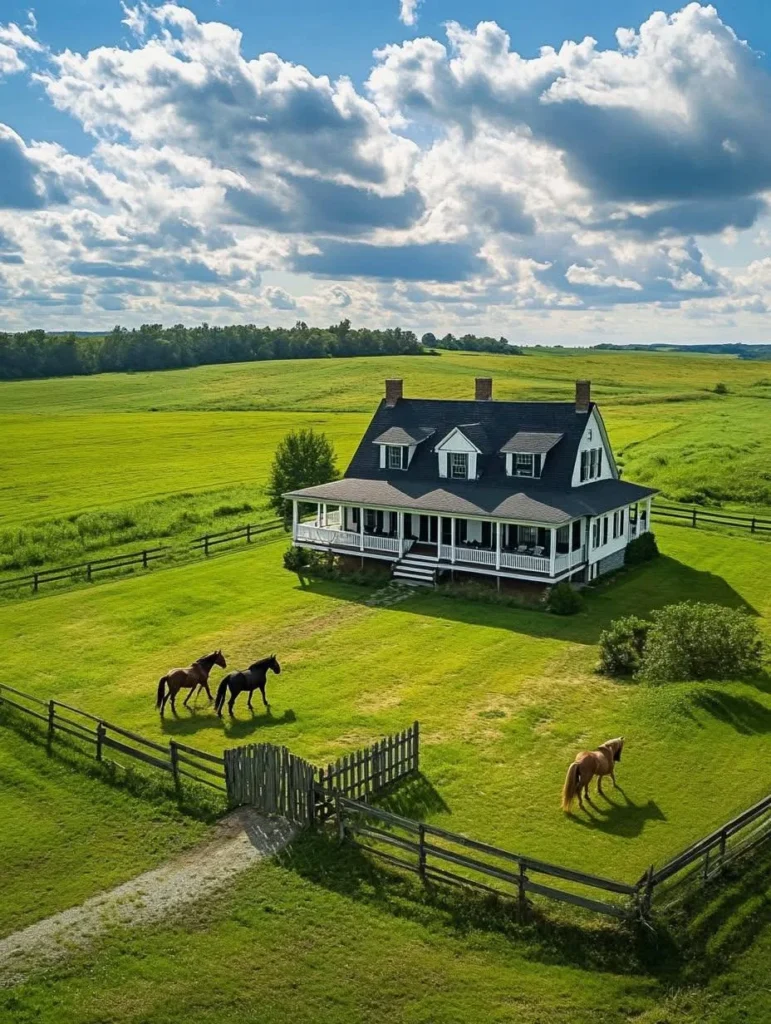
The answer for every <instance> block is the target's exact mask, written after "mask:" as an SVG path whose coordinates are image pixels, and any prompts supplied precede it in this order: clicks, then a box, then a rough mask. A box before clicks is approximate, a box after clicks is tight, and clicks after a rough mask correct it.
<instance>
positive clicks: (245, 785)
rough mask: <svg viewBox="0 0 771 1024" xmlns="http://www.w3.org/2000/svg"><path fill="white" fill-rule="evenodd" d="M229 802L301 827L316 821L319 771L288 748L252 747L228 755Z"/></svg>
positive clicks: (238, 749) (226, 767)
mask: <svg viewBox="0 0 771 1024" xmlns="http://www.w3.org/2000/svg"><path fill="white" fill-rule="evenodd" d="M225 781H226V783H227V790H228V798H229V801H230V803H231V805H233V806H236V807H241V806H244V805H246V806H250V807H256V808H258V809H259V810H260V811H262V812H263V813H265V814H280V815H282V817H284V818H288V819H289V820H290V821H294V822H296V823H297V824H298V825H304V826H310V825H312V824H313V823H314V822H315V820H316V810H315V808H316V791H315V782H316V769H315V768H314V766H313V765H312V764H310V763H309V762H308V761H305V760H304V759H303V758H301V757H297V755H296V754H292V753H291V752H290V751H289V750H287V748H286V747H277V746H274V745H273V744H272V743H250V744H248V745H246V746H242V747H234V748H232V749H231V750H226V751H225Z"/></svg>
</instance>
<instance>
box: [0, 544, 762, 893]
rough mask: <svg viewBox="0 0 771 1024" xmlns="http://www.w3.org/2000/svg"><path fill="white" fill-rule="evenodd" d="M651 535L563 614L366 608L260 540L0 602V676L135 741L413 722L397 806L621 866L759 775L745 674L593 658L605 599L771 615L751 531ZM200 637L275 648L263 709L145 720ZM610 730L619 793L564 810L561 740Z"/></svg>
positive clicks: (231, 740)
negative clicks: (650, 548)
mask: <svg viewBox="0 0 771 1024" xmlns="http://www.w3.org/2000/svg"><path fill="white" fill-rule="evenodd" d="M660 536H661V540H662V546H663V551H664V555H665V557H663V558H662V559H660V560H659V561H658V562H657V563H656V564H654V565H652V566H649V567H645V568H643V569H640V570H637V571H635V572H634V573H630V574H628V575H627V576H625V577H624V578H622V579H621V580H618V581H616V582H614V583H612V584H611V585H608V586H606V587H604V588H602V589H600V590H598V591H596V592H593V593H591V594H590V596H589V605H588V610H587V611H585V612H584V613H582V614H580V615H578V616H576V617H573V618H567V619H563V618H559V617H555V616H551V615H547V614H545V613H542V612H528V611H523V610H518V609H511V608H507V607H498V606H491V605H486V604H474V603H470V602H459V601H456V600H448V599H447V598H442V597H440V596H436V595H433V594H431V593H421V594H418V595H416V596H415V597H414V598H411V599H410V600H408V601H407V602H405V603H403V604H400V605H397V606H395V607H393V608H390V609H388V608H385V609H384V608H372V607H368V606H366V605H365V604H364V603H363V600H362V598H363V597H364V596H366V592H363V591H362V590H360V589H359V588H357V587H354V586H352V585H350V584H342V583H326V582H324V583H312V584H310V585H308V586H306V587H302V586H300V585H299V584H298V581H297V579H296V577H294V576H292V575H291V574H289V573H287V572H286V571H285V570H284V569H283V568H282V566H281V553H282V551H283V548H284V546H285V543H286V542H285V541H279V542H271V543H269V544H266V545H264V546H262V547H260V548H256V549H254V550H251V551H249V550H244V549H242V550H240V551H238V552H233V553H232V554H229V555H224V556H221V557H218V558H216V559H213V560H211V561H210V562H208V563H196V564H191V565H186V566H180V567H177V568H172V569H168V570H159V571H157V572H155V573H154V574H150V575H147V576H144V577H140V578H136V579H130V580H123V581H116V582H114V583H105V584H101V585H98V586H95V587H92V588H81V589H79V590H74V591H69V592H66V593H60V594H56V595H49V596H42V597H39V598H37V599H30V600H27V601H24V602H18V603H16V604H14V605H12V606H8V607H6V608H5V609H4V614H3V619H2V626H0V630H1V632H0V639H2V642H3V643H4V647H5V656H4V678H5V679H6V680H7V681H8V682H9V683H10V684H11V685H17V686H19V687H20V688H22V689H27V690H29V691H31V692H33V693H36V694H40V695H45V696H55V697H59V698H60V699H63V700H66V701H68V702H69V703H73V704H75V705H76V706H79V707H82V708H84V709H85V710H89V711H92V712H96V713H99V714H102V715H104V716H105V717H107V718H110V719H112V720H115V721H117V722H119V723H121V724H123V725H124V726H127V727H129V728H134V729H137V730H139V731H141V732H142V733H144V734H146V735H148V736H150V737H161V736H166V737H169V736H177V737H181V738H184V739H186V740H187V741H188V742H192V743H194V744H196V745H198V746H200V747H203V748H205V749H209V750H212V751H221V750H222V749H223V747H224V746H228V745H233V744H235V743H241V742H245V741H248V740H263V739H264V740H270V741H271V742H277V743H285V744H286V745H288V746H289V747H290V748H292V749H293V750H295V751H297V752H298V753H300V754H303V755H305V756H307V757H308V758H310V759H312V760H313V761H315V762H316V763H318V764H323V763H325V761H326V760H327V759H329V758H332V757H334V756H336V755H338V754H340V753H343V752H345V751H346V750H349V749H351V748H353V747H355V746H358V745H361V744H364V743H367V742H369V741H371V740H373V739H375V738H376V737H378V736H380V735H382V734H385V733H388V732H390V731H393V730H396V729H400V728H403V727H404V726H405V725H407V724H408V723H410V722H412V721H413V720H414V719H419V720H420V722H421V726H422V739H423V749H422V766H423V770H424V772H425V775H426V779H427V786H426V787H424V791H423V793H422V795H421V798H420V801H419V803H418V805H417V806H414V807H411V808H410V810H411V811H412V813H413V814H415V815H425V816H427V817H429V818H430V819H432V820H437V821H441V822H442V823H443V824H444V825H445V826H447V827H449V828H452V829H454V830H457V831H462V832H467V833H469V834H471V835H474V836H476V837H478V838H480V839H484V840H487V841H489V842H492V843H496V844H498V845H502V846H505V847H507V848H509V849H513V850H519V851H521V852H525V853H529V854H531V855H533V856H538V857H543V858H545V859H551V860H553V861H558V862H561V863H566V864H569V865H574V866H576V867H579V868H585V869H588V870H595V871H596V870H598V869H599V867H600V866H601V867H602V872H603V873H605V874H610V875H616V876H618V877H619V878H622V879H627V880H632V881H633V880H635V879H636V878H637V877H638V876H639V875H640V873H641V872H642V871H643V870H644V868H646V867H647V866H648V865H649V864H650V863H651V862H652V861H661V860H662V859H663V858H665V857H666V856H668V855H670V854H672V853H674V852H675V851H676V850H677V849H678V848H680V847H682V846H684V845H686V844H687V843H689V842H691V841H692V840H694V839H696V838H698V837H699V835H700V834H702V833H704V832H705V831H707V830H708V829H709V828H710V827H712V826H715V825H717V824H719V823H720V822H721V821H722V820H724V819H727V818H728V817H730V816H731V815H732V814H733V813H734V812H737V811H739V810H740V809H742V808H743V807H744V806H746V805H748V804H749V803H750V802H751V801H752V800H754V799H756V798H759V797H760V796H761V795H763V794H765V793H766V792H767V791H768V787H769V783H771V770H769V767H768V766H769V756H768V755H769V751H770V750H771V745H770V742H771V741H770V740H769V734H770V733H771V694H769V692H768V691H767V689H766V688H765V687H764V686H763V685H758V684H757V683H731V684H719V683H717V684H714V685H708V684H703V685H702V684H699V685H695V684H672V685H669V686H666V687H658V688H653V687H648V686H642V685H634V684H628V683H616V682H612V681H609V680H605V679H603V678H601V677H599V676H597V675H595V674H594V673H593V666H594V662H595V659H596V647H595V645H596V641H597V638H598V635H599V632H600V630H601V629H602V628H603V626H604V625H605V624H606V623H607V622H609V621H610V619H611V618H615V617H617V616H618V615H621V614H624V613H629V612H637V613H644V612H645V611H647V610H648V609H650V608H652V607H657V606H660V605H663V604H666V603H668V602H671V601H673V600H677V599H681V598H685V597H690V598H699V599H702V600H714V601H719V602H721V603H725V604H733V605H745V606H748V607H750V608H752V609H753V610H754V612H756V613H757V614H759V615H762V616H764V617H765V618H764V622H766V623H767V622H768V616H769V614H770V613H771V591H770V590H769V588H768V585H767V577H768V551H769V548H768V546H767V545H766V544H763V543H760V542H757V541H752V540H750V539H749V538H746V539H745V538H735V537H721V536H719V535H715V534H704V533H702V532H701V531H691V530H688V529H683V528H678V527H664V528H662V529H661V530H660ZM41 629H44V630H45V643H43V644H41V639H40V638H41ZM215 647H222V648H223V649H224V651H225V653H226V655H227V657H228V659H229V664H230V665H231V666H234V667H238V666H245V665H247V664H249V663H250V662H251V661H253V660H255V659H256V658H258V657H261V656H263V655H265V654H269V653H271V652H272V651H276V652H277V653H278V655H279V658H280V661H281V663H282V666H283V669H284V671H283V673H282V675H281V676H280V677H278V678H275V677H271V681H270V684H269V695H270V697H271V700H272V704H273V707H272V716H271V717H266V716H265V715H263V714H261V713H260V714H256V715H255V716H253V717H252V716H250V715H249V713H248V712H247V711H246V708H245V707H240V709H239V711H238V721H237V722H236V723H234V724H230V723H225V724H224V725H223V723H222V722H221V721H220V720H219V719H217V718H216V716H214V715H213V714H212V713H211V710H210V709H209V707H208V706H207V705H206V704H205V702H203V700H202V701H201V703H200V706H199V708H198V709H197V710H196V711H195V712H193V711H187V710H185V709H180V717H179V719H178V720H174V719H173V718H169V719H168V720H166V721H164V722H163V723H162V722H161V721H160V720H159V718H158V717H157V713H156V712H155V710H154V707H153V703H154V695H155V686H156V683H157V680H158V678H159V676H160V675H161V674H163V673H164V672H165V671H166V670H167V669H168V668H169V667H171V666H174V665H177V664H188V663H190V662H191V661H192V660H193V659H194V658H196V657H198V656H199V655H201V654H203V653H205V652H206V651H208V650H211V649H213V648H215ZM215 678H216V677H215ZM237 707H238V706H237ZM619 734H623V735H625V736H626V738H627V748H626V751H625V756H624V760H623V764H622V767H621V770H620V779H621V782H622V785H623V787H624V790H625V796H624V797H623V798H622V797H620V796H617V797H616V799H615V806H612V807H609V808H608V809H607V812H606V813H604V814H601V815H596V816H594V817H593V818H592V819H587V818H586V817H584V816H582V815H579V816H577V817H565V816H564V815H563V814H562V813H561V812H560V811H559V808H558V800H559V791H560V787H561V783H562V780H563V778H564V773H565V770H566V767H567V765H568V764H569V763H570V761H571V760H572V758H573V756H574V754H575V753H576V752H577V751H578V750H579V749H582V748H584V747H587V746H588V747H590V748H591V747H593V746H596V745H597V744H599V743H600V742H602V741H603V740H605V739H607V738H609V737H611V736H616V735H619ZM716 764H720V765H723V766H726V765H730V771H729V770H726V769H725V767H724V768H722V769H721V770H720V771H716V767H715V766H716Z"/></svg>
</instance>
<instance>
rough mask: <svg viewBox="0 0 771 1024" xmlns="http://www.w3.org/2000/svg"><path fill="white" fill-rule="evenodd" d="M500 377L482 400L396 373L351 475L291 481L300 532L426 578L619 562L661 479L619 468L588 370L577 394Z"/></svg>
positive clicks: (523, 573)
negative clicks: (552, 394) (529, 390)
mask: <svg viewBox="0 0 771 1024" xmlns="http://www.w3.org/2000/svg"><path fill="white" fill-rule="evenodd" d="M492 390H493V389H492V380H490V379H489V378H478V379H477V381H476V395H475V400H474V401H473V402H472V401H468V402H466V401H441V400H440V401H437V400H434V399H421V398H405V397H404V395H403V382H402V381H401V380H388V381H386V392H385V397H384V399H383V400H382V401H381V403H380V406H379V407H378V410H377V412H376V413H375V415H374V417H373V419H372V422H371V423H370V425H369V427H368V428H367V431H366V433H365V434H364V437H363V438H362V440H361V443H360V444H359V447H358V449H357V451H356V454H355V455H354V456H353V459H352V460H351V464H350V465H349V467H348V469H347V471H346V473H345V476H344V477H343V478H342V479H341V480H336V481H334V482H333V483H328V484H322V485H320V486H317V487H308V488H305V489H304V490H299V491H293V492H290V493H289V494H287V497H288V498H291V499H292V500H293V502H294V522H293V539H294V543H295V544H297V545H299V546H300V547H306V548H314V549H316V550H322V551H332V552H334V553H336V554H340V555H351V554H355V555H358V556H359V557H361V558H366V559H378V560H383V561H387V562H391V563H392V566H393V570H392V571H393V575H394V576H395V577H396V578H399V579H402V580H403V581H405V582H412V583H426V584H432V583H434V582H435V580H436V577H437V574H438V573H440V572H444V571H451V572H453V573H469V574H476V575H485V576H495V577H498V578H500V579H518V580H529V581H533V582H540V583H549V584H551V583H556V582H559V581H560V580H575V581H576V582H578V581H587V580H591V579H594V578H595V577H596V576H598V575H600V574H602V573H605V572H608V571H610V570H611V569H614V568H617V567H618V566H620V565H621V564H622V563H623V560H624V549H625V548H626V546H627V544H628V543H629V541H630V540H632V539H633V538H635V537H637V536H639V535H640V534H641V533H642V532H644V531H646V530H647V529H648V528H649V524H650V505H651V496H652V495H653V494H654V493H655V491H653V490H651V489H650V488H648V487H641V486H639V485H637V484H632V483H627V482H626V481H622V480H621V479H620V478H619V472H618V469H617V467H616V462H615V459H614V458H613V451H612V449H611V447H610V443H609V441H608V435H607V432H606V430H605V425H604V423H603V420H602V416H601V414H600V410H599V408H598V407H597V405H595V404H594V403H593V402H592V401H591V389H590V383H589V381H577V382H576V394H575V401H574V402H494V401H493V400H492ZM309 504H310V505H315V506H316V514H315V516H314V517H313V518H312V520H310V521H305V520H301V516H300V510H301V509H306V508H307V506H308V505H309Z"/></svg>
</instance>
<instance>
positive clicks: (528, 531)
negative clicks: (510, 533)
mask: <svg viewBox="0 0 771 1024" xmlns="http://www.w3.org/2000/svg"><path fill="white" fill-rule="evenodd" d="M537 539H538V534H537V533H536V529H535V527H534V526H520V528H519V543H520V544H527V545H528V547H532V546H533V545H534V544H535V542H536V540H537Z"/></svg>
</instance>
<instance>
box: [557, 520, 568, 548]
mask: <svg viewBox="0 0 771 1024" xmlns="http://www.w3.org/2000/svg"><path fill="white" fill-rule="evenodd" d="M557 551H558V552H559V553H560V554H563V555H564V554H565V553H566V552H568V551H570V527H569V526H560V528H559V530H557Z"/></svg>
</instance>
